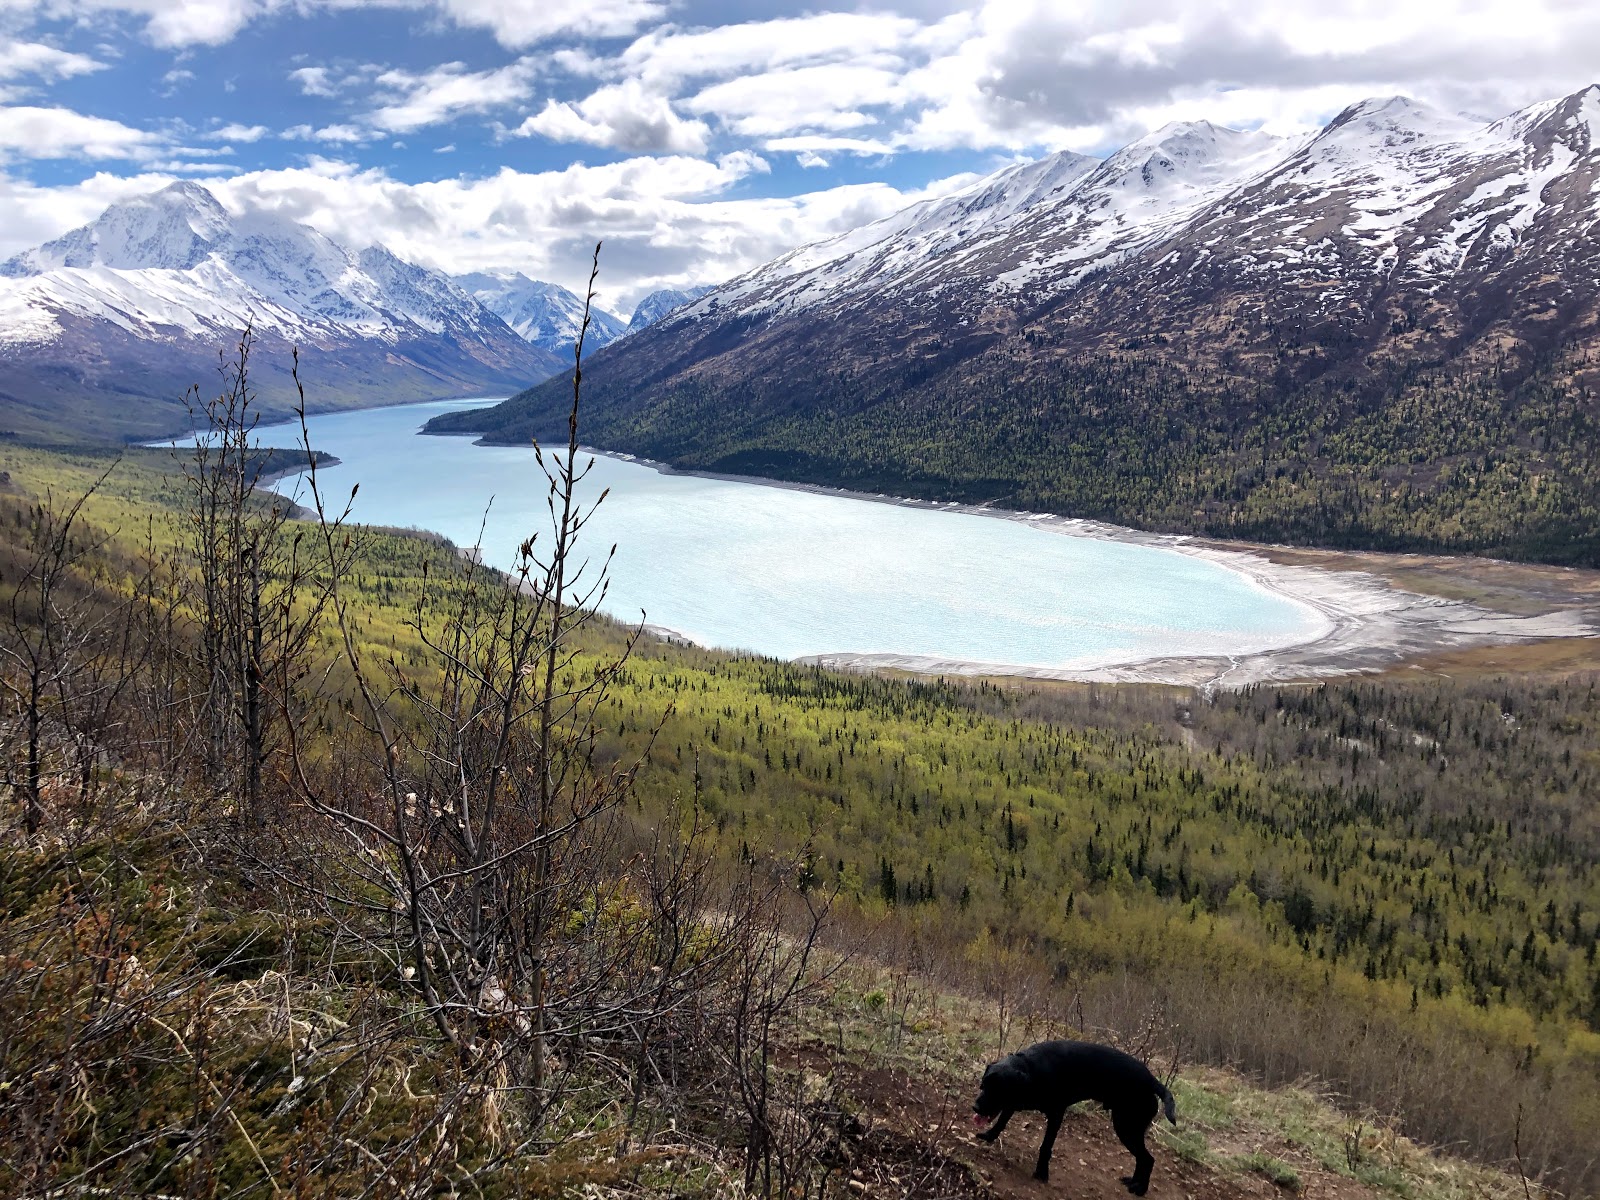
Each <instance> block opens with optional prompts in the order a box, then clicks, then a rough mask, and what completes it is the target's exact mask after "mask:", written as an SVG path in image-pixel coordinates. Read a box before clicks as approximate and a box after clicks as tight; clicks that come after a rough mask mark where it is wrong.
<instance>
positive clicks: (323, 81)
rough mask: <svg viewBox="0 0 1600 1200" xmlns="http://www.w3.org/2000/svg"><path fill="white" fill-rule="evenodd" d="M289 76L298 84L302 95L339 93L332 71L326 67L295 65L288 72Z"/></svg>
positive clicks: (331, 94)
mask: <svg viewBox="0 0 1600 1200" xmlns="http://www.w3.org/2000/svg"><path fill="white" fill-rule="evenodd" d="M289 78H290V79H292V80H294V82H295V83H297V84H299V85H300V94H301V95H303V96H337V95H338V94H339V89H338V87H337V86H336V85H335V84H334V81H333V72H332V71H330V70H329V69H328V68H327V67H296V68H295V69H294V70H293V71H290V72H289Z"/></svg>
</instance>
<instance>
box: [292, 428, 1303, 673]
mask: <svg viewBox="0 0 1600 1200" xmlns="http://www.w3.org/2000/svg"><path fill="white" fill-rule="evenodd" d="M485 403H488V402H487V401H482V400H478V401H441V402H436V403H432V404H414V405H403V406H397V407H393V408H378V409H367V410H365V411H362V412H351V413H338V414H333V415H328V416H319V417H313V418H311V419H310V422H309V425H310V430H311V441H312V445H313V446H314V447H315V448H316V449H318V450H323V451H327V452H328V453H330V454H332V455H335V456H336V457H337V458H338V459H339V460H340V462H339V464H338V465H337V466H334V467H331V468H325V469H324V470H322V471H320V472H319V478H320V479H321V481H322V482H323V484H324V485H325V487H326V491H327V493H328V494H329V495H331V496H334V497H337V498H338V499H339V501H340V502H341V503H342V501H343V498H344V497H346V496H348V494H349V491H350V487H351V486H352V484H355V483H357V482H359V483H360V485H361V487H360V492H359V494H358V495H357V497H356V503H355V508H354V513H353V516H354V518H355V519H356V520H359V521H363V522H366V523H368V524H374V525H393V526H401V527H416V528H419V529H429V530H433V531H435V532H438V533H442V534H444V535H445V536H446V537H448V538H450V539H451V540H452V541H454V542H456V543H457V544H458V545H461V546H473V545H477V544H479V543H480V540H481V547H482V553H483V556H484V558H485V560H486V561H488V562H489V563H491V564H493V565H496V566H509V565H510V563H511V561H512V558H513V556H514V554H515V551H516V547H517V545H518V543H519V542H520V541H521V540H522V539H524V538H526V537H527V536H528V535H529V534H531V533H533V532H535V531H542V530H543V529H544V528H545V527H546V523H547V521H548V516H547V514H546V510H545V486H544V481H543V477H542V475H541V474H540V472H539V468H538V466H537V464H536V463H535V461H534V455H533V451H532V450H531V449H529V448H522V447H504V446H476V445H474V444H473V443H472V441H471V440H470V439H467V438H451V437H423V436H420V435H419V434H418V432H417V431H418V430H419V429H420V428H421V427H422V424H423V423H424V422H425V421H426V420H428V418H429V417H431V416H433V415H434V414H435V413H439V412H445V411H449V410H452V409H459V408H463V407H473V406H475V405H482V404H485ZM289 433H290V430H289V429H288V428H287V427H277V428H274V429H263V430H261V434H260V436H261V440H262V441H263V442H264V443H265V444H268V445H289V444H292V441H293V439H292V438H291V437H290V436H289ZM277 486H278V488H279V490H280V491H282V492H284V493H285V494H288V495H295V494H296V493H297V492H303V490H304V482H303V480H301V479H298V478H288V479H284V480H282V481H280V482H279V484H278V485H277ZM603 488H609V489H610V495H609V496H608V497H607V498H606V501H605V503H604V504H602V505H601V506H600V509H599V512H598V513H597V515H596V516H595V517H594V519H593V521H592V523H591V524H590V525H589V526H588V527H587V528H586V529H585V530H584V534H583V540H582V543H581V549H582V550H583V552H584V554H585V555H587V556H589V557H592V558H596V559H599V558H603V557H604V555H605V553H606V551H607V550H608V549H609V548H610V547H611V545H612V544H613V543H615V544H616V547H617V551H616V557H615V559H614V560H613V562H612V565H611V585H610V590H609V593H608V595H607V597H606V600H605V602H604V604H603V605H601V607H602V608H603V609H604V610H605V611H607V612H608V613H610V614H612V615H613V616H616V617H619V618H621V619H623V620H626V621H631V622H638V621H639V620H641V619H643V620H645V621H647V622H648V623H649V624H651V625H654V626H662V627H665V628H667V629H671V630H673V631H675V632H677V633H680V634H682V635H684V636H686V637H688V638H691V639H693V640H694V641H696V642H699V643H701V644H703V645H708V646H720V647H726V648H730V649H735V648H736V649H744V650H753V651H756V652H758V653H761V654H766V655H771V656H774V657H777V658H799V657H803V656H806V655H813V654H828V653H841V652H857V653H883V654H906V655H923V656H930V657H937V658H942V659H956V660H962V661H966V662H972V663H992V664H996V665H1008V666H1016V667H1046V668H1057V669H1060V668H1066V669H1072V668H1085V667H1091V666H1102V665H1109V664H1121V663H1130V662H1136V661H1139V660H1142V659H1147V658H1153V657H1159V656H1166V655H1199V654H1206V655H1210V654H1224V655H1228V654H1240V653H1244V652H1249V651H1255V650H1263V649H1268V648H1272V647H1278V646H1287V645H1294V644H1296V643H1299V642H1304V641H1309V640H1311V639H1313V638H1315V637H1317V636H1319V635H1320V634H1321V633H1322V632H1324V631H1325V630H1326V628H1327V625H1326V623H1325V621H1324V620H1323V619H1322V618H1321V617H1320V616H1319V615H1318V614H1317V613H1316V612H1315V611H1314V610H1312V609H1310V608H1308V607H1306V606H1305V605H1302V604H1298V603H1295V602H1293V601H1291V600H1288V599H1285V598H1283V597H1280V596H1278V595H1275V594H1273V593H1272V592H1269V591H1267V590H1266V589H1264V588H1262V587H1260V586H1258V585H1257V584H1255V583H1254V582H1253V581H1251V580H1250V579H1248V578H1247V577H1246V576H1244V575H1242V574H1239V573H1236V572H1233V571H1229V570H1227V569H1225V568H1223V567H1219V566H1217V565H1215V564H1213V563H1210V562H1206V561H1203V560H1201V559H1197V558H1194V557H1191V556H1189V555H1185V554H1180V553H1177V552H1175V551H1171V550H1164V549H1159V548H1154V547H1148V546H1137V545H1129V544H1124V543H1120V542H1114V541H1104V540H1100V539H1096V538H1084V537H1073V536H1067V535H1065V534H1062V533H1056V532H1051V531H1049V530H1047V529H1043V528H1038V527H1034V526H1030V525H1029V524H1027V523H1025V522H1022V521H1016V520H1007V519H1003V518H999V517H989V516H983V515H980V514H974V513H962V512H953V511H939V510H938V509H936V508H933V507H929V506H907V505H899V504H885V503H877V502H874V501H872V500H869V499H865V498H855V497H851V496H844V495H829V494H818V493H815V492H807V491H799V490H795V489H791V488H783V487H775V486H767V485H763V484H760V483H754V482H744V481H730V480H720V479H705V478H700V477H698V476H692V475H673V474H663V473H661V472H659V471H656V470H654V469H653V468H651V467H649V466H645V465H643V464H640V463H636V462H630V461H626V460H623V459H618V458H610V457H605V456H597V457H596V458H595V465H594V468H593V470H592V472H591V473H590V475H589V477H588V480H587V481H586V484H585V489H584V491H585V495H586V496H587V497H588V498H589V499H593V498H594V497H595V496H598V495H599V494H600V491H601V490H602V489H603ZM486 511H487V514H488V517H487V524H486V525H485V524H484V519H485V512H486ZM480 529H481V530H482V537H481V539H480V536H479V535H480Z"/></svg>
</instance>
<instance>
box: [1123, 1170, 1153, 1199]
mask: <svg viewBox="0 0 1600 1200" xmlns="http://www.w3.org/2000/svg"><path fill="white" fill-rule="evenodd" d="M1122 1186H1123V1187H1125V1188H1127V1189H1128V1190H1129V1191H1130V1192H1132V1193H1133V1194H1134V1195H1135V1196H1142V1195H1144V1194H1145V1193H1146V1192H1148V1191H1149V1190H1150V1181H1149V1180H1148V1179H1147V1180H1145V1181H1144V1182H1143V1183H1141V1182H1140V1181H1139V1180H1138V1178H1137V1177H1135V1176H1133V1175H1124V1176H1123V1177H1122Z"/></svg>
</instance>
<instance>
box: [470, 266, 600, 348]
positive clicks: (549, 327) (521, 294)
mask: <svg viewBox="0 0 1600 1200" xmlns="http://www.w3.org/2000/svg"><path fill="white" fill-rule="evenodd" d="M456 283H458V284H460V285H461V287H462V288H463V289H465V290H466V291H467V292H468V293H470V294H471V295H472V296H474V297H476V298H477V300H478V301H479V302H480V303H481V304H482V305H483V306H484V307H485V308H487V309H488V310H489V311H490V312H492V313H495V314H496V315H498V316H499V317H500V318H501V320H503V321H505V323H506V324H507V325H509V326H511V328H512V329H514V330H516V331H517V334H518V335H519V336H520V337H522V338H523V339H524V340H525V341H529V342H532V343H533V344H534V345H535V346H538V347H540V348H541V349H544V350H549V351H552V352H553V353H556V354H559V355H561V356H562V358H563V359H569V358H571V356H572V347H573V343H574V342H576V341H577V339H578V330H579V328H581V326H582V325H583V297H581V296H576V295H574V294H573V293H572V292H569V291H568V290H567V289H566V288H564V287H562V286H561V285H560V284H556V283H544V282H542V281H540V280H538V279H529V278H528V277H527V276H526V275H524V274H522V272H520V271H478V272H475V273H473V274H471V275H458V276H456ZM626 329H627V326H626V325H624V324H623V323H622V321H621V320H620V319H619V318H617V317H614V316H612V315H611V314H610V313H608V312H606V311H605V310H604V309H600V308H593V307H591V308H590V310H589V332H588V335H587V336H586V337H585V338H584V348H585V350H588V351H593V350H598V349H600V347H602V346H604V345H606V344H607V343H609V342H613V341H615V340H616V339H617V338H619V337H621V336H622V334H623V333H624V332H625V331H626Z"/></svg>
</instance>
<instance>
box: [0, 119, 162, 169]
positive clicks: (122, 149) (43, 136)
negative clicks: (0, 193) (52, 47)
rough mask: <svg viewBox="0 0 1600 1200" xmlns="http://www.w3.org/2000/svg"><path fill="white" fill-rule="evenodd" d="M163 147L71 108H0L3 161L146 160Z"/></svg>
mask: <svg viewBox="0 0 1600 1200" xmlns="http://www.w3.org/2000/svg"><path fill="white" fill-rule="evenodd" d="M161 144H162V139H161V138H159V137H157V136H156V135H155V134H152V133H147V132H146V131H144V130H142V129H134V128H131V127H130V126H127V125H124V124H122V122H120V121H112V120H108V119H107V118H105V117H93V116H87V115H85V114H83V113H79V112H73V111H72V110H71V109H68V108H36V107H31V106H24V105H17V106H13V107H10V108H6V107H0V161H4V160H5V159H6V158H11V157H17V158H89V159H108V158H121V159H135V160H137V159H147V158H149V157H151V156H152V155H153V154H155V153H156V152H157V151H158V150H159V149H160V147H161Z"/></svg>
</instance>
